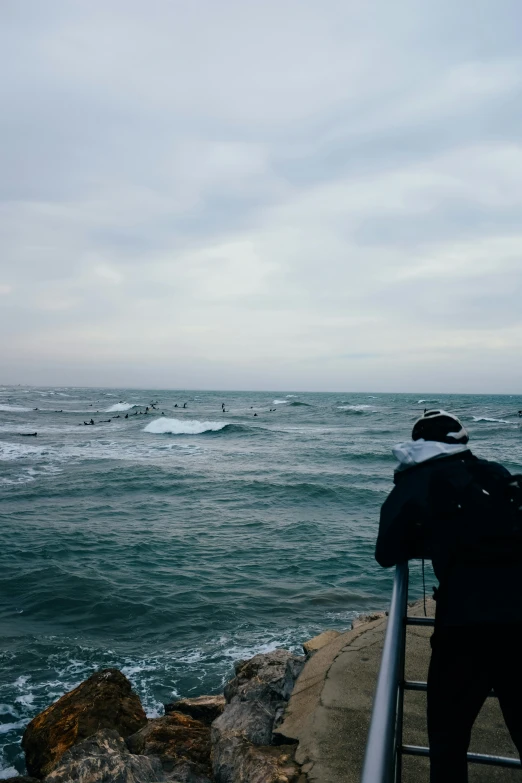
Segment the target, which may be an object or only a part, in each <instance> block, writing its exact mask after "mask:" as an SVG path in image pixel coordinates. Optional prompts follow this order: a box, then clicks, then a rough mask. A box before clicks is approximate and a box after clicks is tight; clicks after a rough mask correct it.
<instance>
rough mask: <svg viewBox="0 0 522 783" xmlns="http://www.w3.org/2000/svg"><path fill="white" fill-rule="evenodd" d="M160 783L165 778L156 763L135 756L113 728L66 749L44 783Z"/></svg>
mask: <svg viewBox="0 0 522 783" xmlns="http://www.w3.org/2000/svg"><path fill="white" fill-rule="evenodd" d="M73 780H78V781H82V783H108V781H110V783H160V781H165V780H166V777H165V774H164V772H163V770H162V768H161V763H160V760H159V759H157V758H153V757H151V756H135V755H133V754H132V753H130V752H129V750H128V748H127V746H126V745H125V742H124V740H123V739H122V738H121V737H120V736H118V732H117V731H114V729H104V730H103V731H98V732H97V733H96V734H94V735H93V736H91V737H89V738H88V739H86V740H83V742H80V743H78V744H77V745H75V746H74V747H72V748H70V749H69V750H67V751H66V752H65V753H64V754H63V756H62V758H61V761H60V763H59V764H58V766H57V767H56V768H55V769H54V770H53V771H52V772H51V773H50V774H49V775H47V777H46V778H45V780H44V783H71V781H73Z"/></svg>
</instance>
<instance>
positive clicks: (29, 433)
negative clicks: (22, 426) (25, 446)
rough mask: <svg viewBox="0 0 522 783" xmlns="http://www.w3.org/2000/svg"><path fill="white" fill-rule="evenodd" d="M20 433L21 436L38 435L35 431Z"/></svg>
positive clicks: (31, 436)
mask: <svg viewBox="0 0 522 783" xmlns="http://www.w3.org/2000/svg"><path fill="white" fill-rule="evenodd" d="M20 435H21V436H22V438H36V436H37V435H38V433H37V432H21V433H20Z"/></svg>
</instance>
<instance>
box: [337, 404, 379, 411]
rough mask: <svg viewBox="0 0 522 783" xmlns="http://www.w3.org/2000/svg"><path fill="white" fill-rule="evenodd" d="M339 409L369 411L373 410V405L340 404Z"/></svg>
mask: <svg viewBox="0 0 522 783" xmlns="http://www.w3.org/2000/svg"><path fill="white" fill-rule="evenodd" d="M337 410H339V411H367V410H373V405H338V406H337Z"/></svg>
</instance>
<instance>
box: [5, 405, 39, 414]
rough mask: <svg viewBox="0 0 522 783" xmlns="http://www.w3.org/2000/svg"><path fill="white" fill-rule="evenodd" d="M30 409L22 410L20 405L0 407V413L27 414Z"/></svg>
mask: <svg viewBox="0 0 522 783" xmlns="http://www.w3.org/2000/svg"><path fill="white" fill-rule="evenodd" d="M31 410H32V408H22V406H21V405H0V411H6V412H7V413H28V412H29V411H31Z"/></svg>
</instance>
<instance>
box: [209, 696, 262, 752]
mask: <svg viewBox="0 0 522 783" xmlns="http://www.w3.org/2000/svg"><path fill="white" fill-rule="evenodd" d="M275 717H276V706H275V705H272V704H263V703H262V702H260V701H249V702H244V701H243V702H241V701H237V702H234V703H233V704H228V705H227V707H226V708H225V710H224V712H223V715H220V716H219V718H217V719H216V720H215V721H214V723H213V724H212V745H213V746H215V745H216V744H218V743H219V742H220V739H221V738H222V737H223V736H224V735H227V734H228V735H237V736H241V737H243V738H244V739H246V740H248V741H249V742H251V743H252V744H253V745H270V744H271V742H272V727H273V725H274V720H275Z"/></svg>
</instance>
